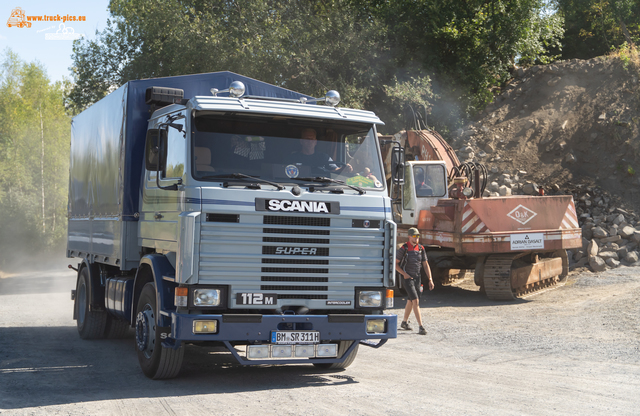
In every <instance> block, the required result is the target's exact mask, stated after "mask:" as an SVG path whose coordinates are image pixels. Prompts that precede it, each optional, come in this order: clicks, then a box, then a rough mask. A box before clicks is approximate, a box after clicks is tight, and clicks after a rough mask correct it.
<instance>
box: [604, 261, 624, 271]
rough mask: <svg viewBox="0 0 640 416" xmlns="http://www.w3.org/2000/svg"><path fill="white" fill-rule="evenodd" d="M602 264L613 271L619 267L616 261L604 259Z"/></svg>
mask: <svg viewBox="0 0 640 416" xmlns="http://www.w3.org/2000/svg"><path fill="white" fill-rule="evenodd" d="M604 262H605V263H606V264H607V266H609V267H613V268H614V269H615V268H616V267H618V266H620V262H619V261H618V260H616V259H606V260H605V261H604Z"/></svg>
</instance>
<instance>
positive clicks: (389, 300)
mask: <svg viewBox="0 0 640 416" xmlns="http://www.w3.org/2000/svg"><path fill="white" fill-rule="evenodd" d="M385 300H386V306H387V308H393V289H387V296H386V297H385Z"/></svg>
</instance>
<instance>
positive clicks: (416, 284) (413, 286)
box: [402, 277, 420, 300]
mask: <svg viewBox="0 0 640 416" xmlns="http://www.w3.org/2000/svg"><path fill="white" fill-rule="evenodd" d="M403 279H404V277H403ZM402 284H403V287H404V290H405V292H407V298H409V300H416V299H418V297H419V295H420V279H415V278H414V279H404V280H403V282H402Z"/></svg>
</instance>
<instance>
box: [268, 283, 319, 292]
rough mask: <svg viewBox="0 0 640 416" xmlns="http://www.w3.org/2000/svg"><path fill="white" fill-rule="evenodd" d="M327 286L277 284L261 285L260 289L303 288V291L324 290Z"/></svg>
mask: <svg viewBox="0 0 640 416" xmlns="http://www.w3.org/2000/svg"><path fill="white" fill-rule="evenodd" d="M327 289H328V287H327V286H284V285H283V286H278V285H262V286H260V290H282V291H284V290H303V291H309V292H311V291H316V292H319V291H326V290H327Z"/></svg>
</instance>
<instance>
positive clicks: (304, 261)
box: [262, 253, 329, 264]
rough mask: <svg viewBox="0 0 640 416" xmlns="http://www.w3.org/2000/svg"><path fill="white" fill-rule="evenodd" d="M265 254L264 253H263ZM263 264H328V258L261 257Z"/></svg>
mask: <svg viewBox="0 0 640 416" xmlns="http://www.w3.org/2000/svg"><path fill="white" fill-rule="evenodd" d="M263 254H266V253H263ZM262 263H264V264H329V260H308V259H302V260H292V259H262Z"/></svg>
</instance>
